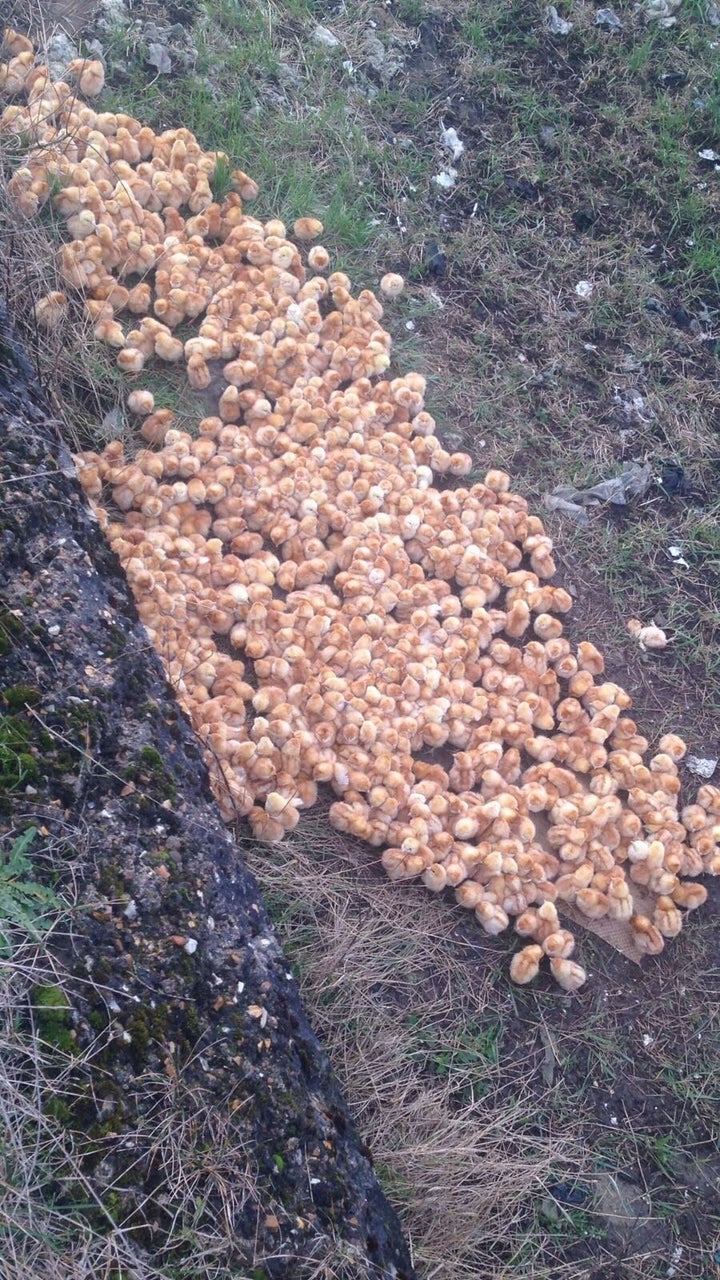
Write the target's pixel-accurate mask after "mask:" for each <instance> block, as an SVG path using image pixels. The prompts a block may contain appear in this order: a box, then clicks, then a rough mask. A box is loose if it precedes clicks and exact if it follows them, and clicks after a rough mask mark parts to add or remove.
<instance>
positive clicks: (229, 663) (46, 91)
mask: <svg viewBox="0 0 720 1280" xmlns="http://www.w3.org/2000/svg"><path fill="white" fill-rule="evenodd" d="M28 43H29V42H27V41H25V38H24V37H22V36H18V35H17V33H14V32H10V33H6V37H5V47H4V53H5V56H6V57H8V62H7V63H6V64H3V66H2V67H0V82H1V83H2V84H3V86H4V90H3V91H4V92H5V93H10V92H12V93H14V94H16V95H20V94H21V95H22V96H23V97H24V98H25V100H26V102H25V104H23V105H16V104H13V105H11V106H10V107H8V108H6V110H5V111H4V113H3V115H2V117H0V132H2V133H5V134H7V133H14V134H15V135H17V136H20V135H25V134H29V136H30V138H31V139H32V145H31V146H30V149H29V151H28V154H27V155H26V156H25V157H24V159H23V162H22V164H21V165H20V166H19V167H18V168H17V169H16V171H15V173H14V175H13V177H12V179H11V181H10V183H9V191H10V194H11V197H12V198H13V200H14V202H15V204H16V206H17V208H18V209H19V210H20V211H21V213H23V214H25V215H27V216H32V215H33V214H34V213H35V212H36V211H37V210H38V208H40V206H41V205H42V204H43V203H44V202H45V201H47V200H51V201H52V203H53V204H54V206H55V208H56V210H57V211H58V212H59V214H60V215H61V216H62V218H63V219H64V220H65V225H66V227H67V229H68V234H69V235H70V236H71V237H72V239H71V240H69V241H67V242H65V243H64V244H63V245H62V248H61V250H60V254H59V265H60V271H61V274H62V277H63V279H64V281H65V282H66V284H67V286H68V288H69V289H70V290H72V291H74V297H75V301H74V302H73V304H72V306H73V307H77V306H83V307H84V308H85V310H86V313H87V315H88V317H89V319H90V322H91V324H92V326H93V329H94V332H95V335H96V337H97V338H98V339H99V340H101V341H104V342H106V343H109V344H110V345H111V346H112V347H115V348H117V352H118V354H117V363H118V366H119V367H120V368H121V369H122V370H124V371H125V372H126V373H128V374H130V375H138V374H140V373H141V372H142V371H143V370H144V369H145V368H146V366H148V365H154V364H155V362H157V361H169V362H171V363H173V364H184V366H185V374H186V380H187V383H189V385H190V387H191V388H193V389H194V390H195V391H196V392H197V393H198V397H199V398H200V397H202V398H203V399H204V401H205V409H206V410H207V409H208V408H211V409H212V410H213V411H212V412H211V413H208V414H207V416H205V417H201V411H200V410H199V411H198V417H199V418H201V420H200V421H199V423H198V430H197V435H196V436H193V435H192V434H190V433H189V432H185V431H181V430H179V429H177V428H176V426H175V420H174V415H173V413H172V412H171V410H169V409H167V408H162V407H157V406H156V404H155V400H154V396H153V393H152V391H151V390H149V389H147V388H143V387H142V386H141V385H140V386H135V387H134V388H133V389H132V390H131V391H130V393H129V394H128V397H127V408H128V411H129V414H130V415H131V417H132V418H133V420H134V421H135V423H136V425H137V428H138V431H139V434H140V436H141V437H142V440H143V444H144V445H145V446H147V447H140V448H138V449H137V450H133V451H132V452H131V454H130V456H126V454H125V449H124V446H123V444H122V443H121V442H119V441H113V442H112V443H110V444H108V445H107V447H106V448H105V449H104V450H103V451H102V453H95V452H86V453H84V454H81V455H79V456H78V458H77V460H76V461H77V466H78V472H79V476H80V480H81V483H82V485H83V488H84V490H85V492H86V494H87V495H88V498H89V500H90V502H91V503H92V505H93V507H94V510H95V511H96V514H97V516H98V519H99V520H100V522H101V524H102V526H103V528H104V529H105V531H106V533H107V536H108V538H109V540H110V543H111V545H112V546H113V548H114V549H115V551H116V552H117V555H118V557H119V559H120V561H121V563H122V564H123V566H124V569H125V571H126V573H127V576H128V580H129V582H130V584H131V587H132V590H133V593H134V596H135V600H136V603H137V609H138V613H139V616H140V618H141V619H142V621H143V623H144V625H145V627H146V629H147V631H148V634H149V636H150V637H151V639H152V641H153V644H154V645H155V647H156V649H157V651H158V653H159V654H160V656H161V658H162V659H163V662H164V664H165V668H166V671H167V674H168V678H169V680H170V681H171V683H172V685H173V687H174V688H175V690H176V691H177V696H178V698H179V700H180V702H181V704H182V706H183V707H184V708H185V710H186V712H187V713H188V715H189V717H190V719H191V721H192V724H193V726H194V728H195V730H196V732H197V733H198V736H199V738H200V739H201V741H202V742H203V744H204V749H205V758H206V761H207V765H208V769H209V772H210V778H211V782H212V785H213V789H214V791H215V795H216V797H217V800H218V803H219V805H220V808H221V810H222V813H223V816H224V817H225V819H226V820H227V821H228V822H231V821H233V820H235V819H237V818H238V817H241V816H242V817H246V818H247V819H248V821H249V823H250V826H251V828H252V831H253V832H254V834H255V835H256V836H257V837H258V838H259V839H261V840H266V841H276V840H280V839H281V838H282V837H283V835H284V834H285V832H286V831H291V830H292V829H293V828H294V827H295V826H296V825H297V823H298V821H299V819H300V815H301V812H302V811H303V810H304V809H306V808H308V807H309V806H311V805H312V804H314V803H315V801H316V799H317V796H318V786H319V784H325V785H326V786H328V787H329V788H330V789H331V791H332V792H333V793H334V796H335V800H334V803H333V804H332V806H331V808H330V821H331V823H332V824H333V826H334V827H335V828H336V829H337V830H338V831H342V832H349V833H352V834H353V835H355V836H357V837H359V838H361V839H362V840H365V841H367V842H368V843H369V844H371V845H373V846H375V847H377V848H379V849H382V850H383V852H382V855H381V859H382V864H383V866H384V868H385V870H386V871H387V873H388V875H389V876H390V878H391V879H393V880H403V879H410V878H414V877H421V878H422V880H423V882H424V883H425V885H427V887H428V888H429V889H432V890H435V891H440V890H442V889H444V888H446V887H452V888H454V890H455V894H456V897H457V900H458V901H459V902H460V903H461V904H462V905H463V906H466V907H468V908H470V909H472V910H473V911H474V912H475V915H476V917H477V919H478V921H479V922H480V924H481V925H482V926H483V928H484V929H485V930H486V931H487V932H488V933H490V934H498V933H500V932H501V931H503V930H505V929H507V928H508V927H509V925H510V920H511V918H513V919H514V928H515V931H516V932H517V933H518V934H519V936H520V937H521V938H522V939H523V940H525V945H524V946H523V949H522V950H521V951H519V952H518V953H517V954H516V955H515V956H514V958H513V960H512V963H511V967H510V973H511V977H512V978H513V979H514V981H516V982H520V983H524V982H529V981H530V980H531V979H532V978H534V977H535V976H536V974H537V973H538V969H539V966H540V963H541V961H542V959H543V957H547V958H548V960H549V964H550V968H551V970H552V973H553V975H554V977H555V978H556V980H557V981H558V982H559V984H560V985H561V987H563V988H564V989H565V990H568V991H572V990H575V989H577V988H578V987H579V986H580V985H581V984H582V983H583V982H584V981H585V978H586V974H585V971H584V970H583V968H582V967H581V965H579V964H578V963H577V962H576V961H575V960H573V959H572V958H571V957H572V955H573V951H574V946H575V940H574V938H573V935H572V933H570V932H569V931H568V930H567V929H565V928H563V927H562V924H561V921H560V918H559V915H558V907H559V909H560V911H561V912H562V908H563V904H567V905H568V906H571V907H573V908H574V909H575V910H576V911H579V912H580V913H581V914H582V915H584V916H585V917H586V918H588V919H591V920H597V919H601V918H603V917H607V918H609V919H611V920H618V921H628V922H629V925H630V928H631V929H632V931H633V933H634V936H635V939H636V941H637V944H638V947H639V949H640V950H641V951H642V952H644V953H648V954H654V953H657V952H659V951H660V950H661V949H662V948H663V946H664V942H665V939H666V938H671V937H674V936H675V935H676V934H677V933H678V932H679V930H680V929H681V927H682V921H683V915H682V912H683V911H685V910H690V909H692V908H694V907H697V906H699V905H700V904H701V903H702V902H703V901H704V900H705V898H706V891H705V889H704V888H703V887H702V886H701V885H698V884H696V883H693V882H691V881H688V880H687V879H685V878H684V877H696V876H698V875H700V874H702V873H710V874H719V873H720V847H719V843H718V842H719V840H720V789H718V788H716V787H713V786H710V785H706V786H703V787H701V788H700V791H699V793H698V796H697V800H696V803H695V804H693V805H688V806H685V807H684V808H681V807H680V804H681V802H680V779H679V775H678V762H679V761H680V760H681V759H682V756H683V754H684V752H685V744H684V743H683V742H682V741H681V739H680V738H678V737H677V736H675V735H674V734H668V735H666V736H665V737H664V738H663V739H661V741H660V743H659V746H658V750H657V752H656V753H655V754H653V755H649V754H648V750H649V748H648V742H647V739H646V738H644V737H643V736H642V735H641V734H640V733H639V731H638V729H637V726H636V724H635V722H634V721H633V720H632V719H631V718H630V717H629V715H628V714H627V712H628V710H629V708H630V705H631V700H630V697H629V696H628V694H627V693H626V692H625V691H624V690H623V689H622V688H621V687H620V686H619V685H617V684H615V683H614V682H612V681H610V680H605V679H603V672H604V663H603V658H602V656H601V654H600V653H599V652H598V650H597V649H596V648H595V646H594V645H593V644H591V643H589V642H583V643H581V644H579V645H578V646H577V647H575V648H573V646H572V645H571V644H570V643H569V641H568V640H567V639H566V638H565V636H564V635H563V624H562V621H561V616H559V615H562V614H564V613H566V612H567V611H568V610H569V608H570V606H571V603H572V601H571V597H570V595H569V594H568V593H567V592H566V591H565V590H564V589H563V588H561V587H558V586H554V585H552V583H551V581H550V579H552V577H553V575H554V572H555V565H554V561H553V556H552V544H551V541H550V539H549V537H548V536H547V534H546V533H545V531H544V528H543V525H542V523H541V521H540V520H539V519H538V518H537V517H536V516H533V515H531V514H529V512H528V510H527V504H526V502H525V500H524V499H523V498H521V497H518V496H517V495H516V494H513V493H512V492H511V490H510V481H509V478H508V476H507V475H506V474H505V473H504V472H501V471H496V470H493V471H490V472H488V474H487V475H486V476H485V479H484V481H482V482H480V483H472V484H469V485H468V487H459V482H460V481H461V479H462V477H464V476H467V474H468V473H469V471H470V470H471V466H472V463H471V459H470V458H469V457H468V456H467V455H466V454H464V453H450V452H448V451H446V450H445V449H444V448H443V446H442V444H441V442H440V440H439V439H438V437H437V435H436V434H435V423H434V420H433V418H432V417H431V415H430V414H429V413H428V412H427V411H426V410H425V408H424V394H425V380H424V378H423V377H422V376H421V375H420V374H417V373H408V374H406V375H405V376H404V377H396V378H390V377H387V376H386V375H387V372H388V369H389V365H390V337H389V335H388V333H387V332H386V331H385V330H384V329H383V327H382V324H381V321H382V317H383V307H382V304H381V302H380V301H379V300H378V298H377V297H376V296H375V295H374V294H373V293H372V292H370V291H368V290H364V291H362V292H361V293H360V294H359V295H358V296H357V298H355V297H353V295H352V293H351V283H350V280H349V279H348V278H347V276H345V275H344V274H342V273H341V272H335V273H334V274H330V275H329V276H328V275H327V274H326V273H327V271H328V268H329V265H330V255H329V254H328V252H327V250H326V249H325V248H324V247H323V246H322V245H320V244H317V243H313V242H315V241H317V240H318V238H319V237H320V236H321V234H322V224H321V223H319V222H318V221H317V220H316V219H313V218H301V219H299V220H298V221H297V222H296V223H295V225H294V229H293V230H294V237H293V238H292V239H291V238H289V236H288V234H287V231H286V228H285V226H284V225H283V224H282V223H281V222H280V221H278V220H272V221H269V222H265V223H262V222H261V221H259V220H257V219H255V218H252V217H250V216H249V215H248V214H246V213H245V210H244V202H245V201H247V200H250V199H252V198H253V197H254V196H255V195H256V194H257V188H256V186H255V184H254V183H253V182H252V180H251V179H250V178H248V177H247V175H246V174H244V173H242V172H241V171H239V170H235V171H233V172H232V173H231V172H230V170H229V166H228V162H227V157H224V156H222V155H221V154H220V153H207V152H204V151H203V150H202V149H201V147H200V146H199V144H198V143H197V141H196V139H195V138H194V137H193V135H192V134H191V133H189V132H188V130H186V129H177V130H171V131H168V132H165V133H163V134H161V135H156V134H155V133H154V132H153V131H152V130H151V129H150V128H149V127H148V126H142V125H141V124H140V123H139V122H138V121H136V120H134V119H132V118H131V117H129V116H125V115H119V114H115V113H109V112H97V111H95V109H94V108H92V107H90V106H88V105H86V104H85V103H84V102H83V101H81V99H80V96H79V93H82V94H84V95H85V96H89V95H90V94H91V92H92V91H93V88H92V86H94V85H95V83H96V81H97V80H99V79H101V77H99V75H97V74H96V75H95V77H94V79H92V77H91V79H92V86H91V87H90V88H88V87H85V88H83V82H84V78H86V77H87V73H88V72H89V70H90V69H91V68H92V69H93V70H94V71H95V70H96V68H94V64H92V63H89V64H87V65H85V64H83V65H82V66H80V67H75V68H74V69H73V68H71V69H70V74H71V76H72V77H73V84H74V85H75V86H76V87H75V88H71V86H70V85H69V84H66V83H52V82H51V80H50V77H49V74H48V72H47V68H45V67H43V66H38V65H35V62H34V59H33V56H32V49H31V48H30V49H28V48H26V47H25V46H26V45H27V44H28ZM26 55H29V56H26ZM19 59H22V61H20V62H18V60H19ZM100 70H102V68H100ZM9 86H11V87H9ZM78 91H79V92H78ZM220 171H222V173H223V175H224V177H225V178H226V179H227V182H226V183H225V185H226V186H227V185H228V182H229V189H228V190H227V191H226V193H225V194H224V196H222V197H221V196H220V193H218V197H217V198H216V197H215V194H214V189H213V184H214V182H215V179H216V177H217V175H218V173H219V172H220ZM309 244H312V247H311V248H309V249H308V248H307V246H308V245H309ZM303 250H304V255H303ZM402 287H403V282H402V279H401V278H400V277H398V276H396V275H393V274H390V275H388V276H386V277H384V278H383V280H382V282H381V292H382V293H383V294H384V296H385V297H387V298H393V297H396V296H397V294H398V293H399V292H400V291H401V289H402ZM70 309H71V303H70V302H69V300H68V297H67V295H66V294H64V293H62V292H60V291H54V292H53V293H50V294H48V295H46V297H44V298H42V299H39V300H38V302H37V303H36V306H35V314H36V318H37V322H38V325H39V326H44V327H46V328H53V327H57V326H58V325H60V324H61V323H62V321H63V318H64V317H65V315H66V314H68V312H69V311H70ZM180 325H182V326H183V332H184V335H185V336H184V337H183V338H180V337H178V336H176V333H175V331H176V330H177V329H178V327H179V326H180ZM188 333H190V336H187V334H188ZM438 476H445V477H448V480H447V481H446V482H445V483H444V484H443V486H442V487H439V488H438V487H436V485H435V480H436V477H438ZM633 885H636V886H638V887H641V888H642V890H643V891H645V893H647V894H649V895H651V898H652V900H653V902H654V908H653V910H652V913H651V914H650V915H645V914H640V913H638V912H636V910H635V908H634V904H633V896H632V888H633Z"/></svg>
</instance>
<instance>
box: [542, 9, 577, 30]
mask: <svg viewBox="0 0 720 1280" xmlns="http://www.w3.org/2000/svg"><path fill="white" fill-rule="evenodd" d="M545 15H546V17H547V24H548V27H549V28H550V31H551V32H552V34H553V35H554V36H569V35H570V32H571V31H572V29H573V25H574V24H573V23H572V22H568V20H567V18H561V17H560V14H559V13H558V11H557V9H556V8H555V5H554V4H549V5H548V7H547V9H546V10H545Z"/></svg>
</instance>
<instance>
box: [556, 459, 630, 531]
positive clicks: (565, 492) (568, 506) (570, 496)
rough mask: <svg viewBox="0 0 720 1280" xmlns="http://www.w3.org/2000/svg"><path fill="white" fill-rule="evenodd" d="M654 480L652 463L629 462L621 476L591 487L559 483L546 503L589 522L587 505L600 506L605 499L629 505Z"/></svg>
mask: <svg viewBox="0 0 720 1280" xmlns="http://www.w3.org/2000/svg"><path fill="white" fill-rule="evenodd" d="M651 480H652V467H651V465H650V463H649V462H646V463H644V465H643V466H641V465H640V463H639V462H628V463H626V465H625V466H624V467H623V469H622V471H621V472H620V475H619V476H613V477H612V479H610V480H601V481H600V483H599V484H594V485H592V486H591V488H589V489H576V488H575V486H574V485H559V486H558V488H557V489H553V491H552V493H546V494H545V495H544V496H543V506H544V507H545V508H546V509H547V510H548V511H559V512H560V513H561V515H566V516H570V517H571V519H573V520H576V521H577V523H578V524H587V522H588V516H587V512H586V510H585V508H586V507H597V506H600V504H601V503H603V502H612V503H613V504H614V505H615V506H620V507H623V506H626V505H627V503H628V502H630V501H632V500H633V499H634V498H642V496H643V494H645V493H647V490H648V488H649V486H650V482H651Z"/></svg>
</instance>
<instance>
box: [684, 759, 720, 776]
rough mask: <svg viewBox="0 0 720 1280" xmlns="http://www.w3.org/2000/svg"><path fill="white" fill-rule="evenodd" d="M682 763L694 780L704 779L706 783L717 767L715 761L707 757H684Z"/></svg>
mask: <svg viewBox="0 0 720 1280" xmlns="http://www.w3.org/2000/svg"><path fill="white" fill-rule="evenodd" d="M683 763H684V764H685V766H686V768H688V769H689V770H690V772H691V773H694V774H695V777H696V778H704V779H705V781H706V782H708V781H709V779H710V778H712V776H713V774H714V772H715V770H716V769H717V766H718V762H717V760H712V759H710V758H709V757H708V758H707V759H706V758H705V757H704V756H686V757H685V760H684V761H683Z"/></svg>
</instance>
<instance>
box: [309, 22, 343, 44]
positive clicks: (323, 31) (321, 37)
mask: <svg viewBox="0 0 720 1280" xmlns="http://www.w3.org/2000/svg"><path fill="white" fill-rule="evenodd" d="M312 38H313V40H314V41H315V43H316V44H322V45H324V46H325V48H326V49H337V48H338V47H339V45H340V41H339V40H338V38H337V36H336V35H333V33H332V31H330V30H328V28H327V27H321V26H317V27H316V28H315V30H314V31H313V33H312Z"/></svg>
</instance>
